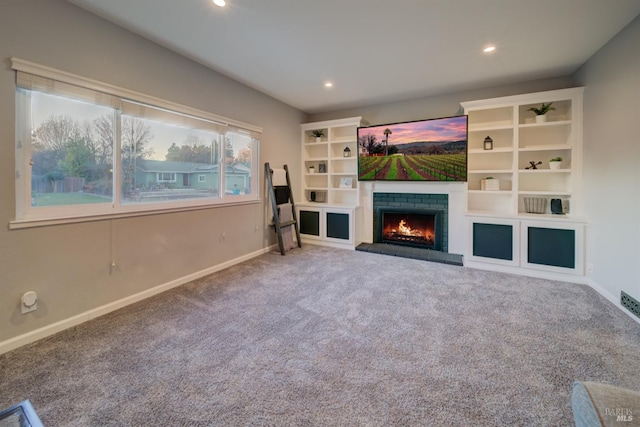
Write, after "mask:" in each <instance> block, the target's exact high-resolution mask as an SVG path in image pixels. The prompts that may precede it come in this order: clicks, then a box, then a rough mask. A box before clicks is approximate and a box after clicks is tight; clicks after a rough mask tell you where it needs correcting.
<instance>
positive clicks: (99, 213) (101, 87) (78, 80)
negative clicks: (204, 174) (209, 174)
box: [9, 58, 262, 228]
mask: <svg viewBox="0 0 640 427" xmlns="http://www.w3.org/2000/svg"><path fill="white" fill-rule="evenodd" d="M11 67H12V69H14V70H15V71H16V72H18V73H27V74H30V75H33V76H37V77H42V78H45V79H51V80H54V81H56V82H60V83H63V84H65V85H73V86H71V87H77V88H78V90H79V91H82V90H85V91H86V90H89V91H97V92H98V96H101V97H106V98H107V99H108V100H110V101H111V97H116V98H120V99H123V100H131V101H134V102H138V103H141V104H148V105H149V106H153V107H156V108H161V109H166V110H168V111H170V112H173V113H177V114H182V115H185V116H192V117H194V118H197V119H202V120H208V121H212V122H215V123H216V124H219V125H220V126H223V127H225V128H226V129H228V130H227V131H228V132H242V133H247V134H249V135H251V138H252V139H251V141H252V142H251V144H252V149H251V153H252V159H251V193H250V194H243V195H234V196H233V197H225V192H224V188H225V187H224V186H225V181H224V178H225V177H224V170H225V167H224V164H223V163H222V161H221V163H220V165H219V171H220V173H219V179H220V181H219V188H220V190H221V191H220V192H219V193H220V194H219V198H217V199H213V198H210V199H205V200H201V199H187V200H181V201H172V202H170V203H169V202H153V203H145V204H122V203H121V195H120V191H119V190H118V189H119V188H120V182H121V178H120V161H121V159H120V144H119V143H116V144H115V147H114V175H113V191H114V193H113V203H100V204H87V205H67V206H52V207H47V208H43V207H38V208H36V209H34V208H33V207H32V206H31V168H30V160H31V142H30V141H31V137H30V133H29V132H30V131H29V130H27V128H29V127H30V126H23V125H22V124H19V122H18V121H19V120H22V121H23V122H24V123H27V120H28V118H26V117H25V114H24V113H25V111H27V107H28V106H27V105H24V104H25V100H24V99H21V97H20V96H18V95H16V145H15V147H16V156H15V158H16V217H15V219H14V220H13V221H11V222H10V223H9V227H10V228H25V227H33V226H41V225H51V224H60V223H69V222H80V221H87V220H100V219H108V218H118V217H125V216H137V215H147V214H149V213H151V212H153V213H158V212H175V211H183V210H190V209H199V208H202V207H208V206H210V207H214V206H224V205H238V204H246V203H260V197H259V196H260V195H259V188H260V167H259V165H260V158H259V145H260V137H261V134H262V128H261V127H259V126H255V125H251V124H248V123H244V122H240V121H236V120H233V119H229V118H226V117H223V116H219V115H216V114H212V113H209V112H206V111H202V110H199V109H195V108H192V107H189V106H185V105H181V104H177V103H174V102H171V101H167V100H163V99H160V98H156V97H153V96H150V95H146V94H142V93H139V92H135V91H132V90H129V89H125V88H121V87H118V86H113V85H110V84H107V83H103V82H99V81H96V80H92V79H88V78H85V77H82V76H78V75H75V74H71V73H67V72H65V71H60V70H56V69H53V68H49V67H45V66H42V65H39V64H35V63H32V62H29V61H24V60H22V59H19V58H11ZM101 99H102V98H101ZM119 123H120V114H116V130H115V132H116V138H117V139H118V140H119V131H120V129H119ZM27 124H28V123H27ZM222 149H224V147H223V148H222ZM175 178H176V174H174V180H173V181H171V182H175ZM165 182H166V181H165Z"/></svg>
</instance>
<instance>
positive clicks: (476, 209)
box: [462, 87, 586, 281]
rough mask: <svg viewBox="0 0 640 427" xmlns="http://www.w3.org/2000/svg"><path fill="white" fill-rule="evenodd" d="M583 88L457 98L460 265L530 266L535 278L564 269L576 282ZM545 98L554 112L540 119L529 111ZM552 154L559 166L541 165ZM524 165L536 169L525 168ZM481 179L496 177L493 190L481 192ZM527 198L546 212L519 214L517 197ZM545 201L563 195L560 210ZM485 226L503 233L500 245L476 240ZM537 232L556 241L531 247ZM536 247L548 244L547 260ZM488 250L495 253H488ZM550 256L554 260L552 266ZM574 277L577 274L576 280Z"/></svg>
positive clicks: (580, 252) (580, 256)
mask: <svg viewBox="0 0 640 427" xmlns="http://www.w3.org/2000/svg"><path fill="white" fill-rule="evenodd" d="M583 91H584V88H581V87H578V88H569V89H561V90H553V91H547V92H538V93H532V94H524V95H516V96H508V97H502V98H492V99H485V100H478V101H470V102H463V103H462V107H463V108H464V111H465V114H467V115H468V117H469V128H468V130H469V134H468V144H469V145H468V183H467V217H468V218H469V231H468V249H467V252H466V254H465V265H470V266H477V267H482V268H486V267H487V264H486V263H489V264H494V265H501V266H504V267H508V268H510V269H513V268H515V269H518V270H519V271H515V272H520V273H522V272H523V270H538V272H537V273H536V275H539V274H540V272H544V273H545V274H547V275H551V276H550V277H557V278H562V277H563V275H564V274H569V275H573V277H574V280H575V281H580V280H583V277H584V251H585V247H584V233H585V227H586V220H585V219H584V217H583V216H582V206H581V194H580V193H581V176H582V96H583ZM550 102H551V103H553V104H552V106H553V107H554V110H553V111H550V112H548V113H547V114H546V116H545V120H544V121H538V120H536V115H535V113H534V112H532V111H530V110H529V109H530V108H532V107H536V108H539V107H540V106H541V105H542V104H543V103H545V104H546V103H550ZM486 137H490V138H491V139H492V140H493V149H491V150H485V149H484V144H483V142H484V140H485V138H486ZM555 157H562V159H563V161H562V164H561V167H560V168H559V169H551V167H550V166H549V160H550V159H552V158H555ZM531 162H533V163H535V164H536V166H537V168H536V169H533V168H531V167H530V166H531ZM538 162H541V163H540V164H538ZM488 177H492V178H493V179H498V180H499V182H500V186H499V189H497V190H492V191H488V190H482V189H481V188H482V185H481V181H482V180H483V179H486V178H488ZM529 197H531V198H538V199H544V200H546V211H545V212H544V213H530V212H527V209H526V208H525V201H524V200H525V198H529ZM551 199H561V200H563V203H565V205H567V204H568V206H569V210H568V212H567V213H566V214H552V212H551V210H550V206H551V203H550V201H551ZM504 227H507V228H506V229H505V228H504ZM493 230H495V231H496V232H498V233H499V232H501V230H502V231H506V233H505V235H504V236H505V237H504V239H503V241H502V242H500V243H498V242H497V241H495V242H494V241H492V240H493V239H492V238H491V239H489V240H490V242H489V243H487V241H486V240H485V241H484V242H482V241H480V240H479V239H478V238H477V237H478V236H481V235H482V234H483V233H484V234H485V236H486V235H491V233H492V231H493ZM543 235H548V236H551V238H552V239H557V242H556V243H557V244H556V243H553V242H552V243H549V241H548V240H543V241H542V243H541V244H539V243H538V242H539V240H537V239H538V236H543ZM563 239H564V241H563ZM493 243H495V245H494V246H493V247H492V246H491V244H493ZM536 245H537V246H536ZM544 245H549V246H548V251H547V252H549V253H550V258H549V259H546V258H545V256H546V255H545V253H543V252H541V249H540V248H541V247H545V246H544ZM496 247H500V250H496V251H495V252H494V250H495V248H496ZM556 250H557V251H558V252H557V254H554V253H553V252H554V251H556ZM556 255H557V259H558V260H560V259H562V261H558V262H557V263H556V261H555V258H554V256H556ZM509 271H511V270H509ZM576 276H580V278H579V279H577V280H576V279H575V277H576ZM564 277H567V276H564Z"/></svg>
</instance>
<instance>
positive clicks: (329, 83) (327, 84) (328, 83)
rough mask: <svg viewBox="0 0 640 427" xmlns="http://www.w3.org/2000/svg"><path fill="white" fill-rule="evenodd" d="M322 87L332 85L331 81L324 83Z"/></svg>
mask: <svg viewBox="0 0 640 427" xmlns="http://www.w3.org/2000/svg"><path fill="white" fill-rule="evenodd" d="M324 87H333V83H331V82H326V83H325V84H324Z"/></svg>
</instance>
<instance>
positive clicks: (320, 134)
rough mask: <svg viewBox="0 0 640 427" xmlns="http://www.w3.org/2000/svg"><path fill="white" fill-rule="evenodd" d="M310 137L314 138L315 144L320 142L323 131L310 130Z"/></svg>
mask: <svg viewBox="0 0 640 427" xmlns="http://www.w3.org/2000/svg"><path fill="white" fill-rule="evenodd" d="M311 135H313V136H315V138H316V142H320V141H321V140H322V137H323V136H324V129H316V130H312V131H311Z"/></svg>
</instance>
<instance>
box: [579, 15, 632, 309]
mask: <svg viewBox="0 0 640 427" xmlns="http://www.w3.org/2000/svg"><path fill="white" fill-rule="evenodd" d="M638 46H640V18H636V19H635V20H634V21H633V22H631V24H629V25H628V26H627V27H626V28H625V29H623V30H622V31H621V32H620V33H619V34H618V35H617V36H616V37H614V38H613V39H612V40H611V41H610V42H609V43H608V44H606V45H605V46H604V47H603V48H602V49H600V50H599V51H598V52H597V53H596V54H595V55H594V56H593V57H591V59H589V61H587V63H585V64H584V65H583V66H582V67H581V68H580V69H579V70H578V71H577V72H576V73H575V78H576V81H577V82H579V84H580V85H584V86H585V92H584V168H583V169H584V172H583V174H584V179H583V193H584V195H585V203H584V207H585V212H586V214H587V218H588V219H589V233H588V251H587V263H591V264H593V274H592V275H591V277H590V281H591V284H592V285H594V286H595V287H597V288H599V289H601V290H604V292H605V293H606V294H609V295H610V297H611V299H613V300H615V301H619V300H620V291H621V290H623V291H625V292H626V293H628V294H629V295H631V296H633V297H634V298H636V299H640V220H639V219H638V218H640V164H639V162H640V132H639V131H638V124H639V122H640V50H638Z"/></svg>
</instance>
